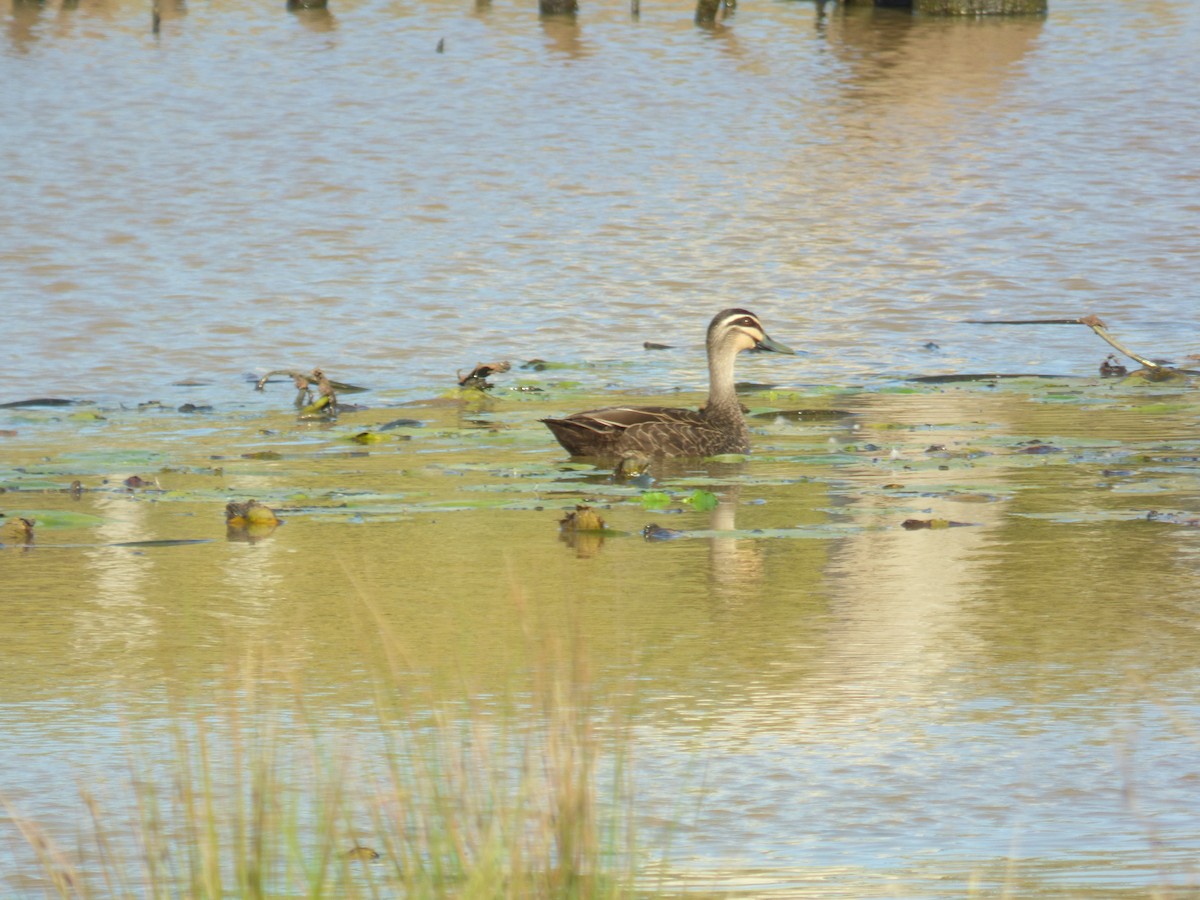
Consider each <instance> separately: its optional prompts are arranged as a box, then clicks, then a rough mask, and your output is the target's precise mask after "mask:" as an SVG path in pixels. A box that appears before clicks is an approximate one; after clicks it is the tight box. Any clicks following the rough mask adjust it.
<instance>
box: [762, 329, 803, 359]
mask: <svg viewBox="0 0 1200 900" xmlns="http://www.w3.org/2000/svg"><path fill="white" fill-rule="evenodd" d="M754 349H755V350H770V351H772V352H773V353H788V354H791V355H793V356H794V355H795V354H796V351H795V350H793V349H792V348H791V347H789V346H787V345H786V344H781V343H779V341H776V340H772V339H771V338H770V337H768V336H767V335H765V334H764V335H763V339H762V340H761V341H759V342H758V343H757V344H755V345H754Z"/></svg>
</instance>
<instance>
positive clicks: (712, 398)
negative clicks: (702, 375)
mask: <svg viewBox="0 0 1200 900" xmlns="http://www.w3.org/2000/svg"><path fill="white" fill-rule="evenodd" d="M733 360H734V356H733V355H730V354H721V353H714V354H712V355H710V357H709V360H708V404H707V405H706V406H705V407H704V414H705V415H706V416H708V417H709V418H710V419H720V420H723V421H728V422H732V423H736V424H738V425H739V426H741V427H745V419H744V418H743V417H742V404H741V401H739V400H738V397H737V390H736V389H735V388H734V381H733Z"/></svg>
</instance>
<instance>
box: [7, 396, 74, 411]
mask: <svg viewBox="0 0 1200 900" xmlns="http://www.w3.org/2000/svg"><path fill="white" fill-rule="evenodd" d="M82 402H83V401H82V400H63V399H62V398H60V397H34V398H33V399H32V400H13V401H11V402H9V403H0V409H28V408H30V407H36V406H74V405H75V404H76V403H82Z"/></svg>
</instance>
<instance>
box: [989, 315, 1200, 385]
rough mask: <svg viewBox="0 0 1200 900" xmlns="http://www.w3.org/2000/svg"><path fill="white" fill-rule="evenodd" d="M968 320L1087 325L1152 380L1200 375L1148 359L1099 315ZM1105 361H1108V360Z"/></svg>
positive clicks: (1192, 370) (1001, 323)
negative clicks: (1145, 371)
mask: <svg viewBox="0 0 1200 900" xmlns="http://www.w3.org/2000/svg"><path fill="white" fill-rule="evenodd" d="M967 322H968V323H969V324H972V325H1086V326H1087V327H1088V328H1090V329H1092V331H1094V332H1095V333H1096V334H1097V335H1098V336H1099V337H1100V338H1102V339H1103V340H1104V341H1106V342H1107V343H1108V345H1109V346H1110V347H1113V348H1114V349H1116V350H1117V351H1119V352H1121V353H1123V354H1125V355H1126V356H1128V357H1129V358H1130V359H1132V360H1133V361H1134V362H1136V363H1138V364H1140V365H1141V366H1142V367H1143V368H1145V369H1146V370H1147V375H1148V376H1149V377H1150V378H1151V380H1160V379H1165V378H1170V377H1172V376H1173V375H1200V371H1196V370H1194V369H1179V368H1176V367H1175V366H1168V365H1165V364H1163V363H1161V362H1155V361H1154V360H1152V359H1147V358H1146V357H1144V356H1142V355H1141V354H1138V353H1134V352H1133V351H1132V350H1130V349H1129V348H1128V347H1126V346H1125V345H1124V344H1122V343H1121V342H1120V341H1118V340H1117V339H1116V338H1115V337H1113V336H1112V335H1111V334H1109V331H1108V326H1107V325H1105V324H1104V321H1103V320H1102V319H1101V318H1100V317H1099V316H1080V317H1079V318H1077V319H967ZM1110 359H1111V355H1110ZM1105 362H1106V363H1107V362H1108V360H1106V361H1105ZM1110 365H1111V364H1110ZM1114 368H1115V367H1114Z"/></svg>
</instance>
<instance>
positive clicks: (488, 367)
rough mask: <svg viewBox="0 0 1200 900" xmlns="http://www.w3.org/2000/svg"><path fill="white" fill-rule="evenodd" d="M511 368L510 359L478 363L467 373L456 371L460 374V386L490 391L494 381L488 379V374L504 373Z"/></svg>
mask: <svg viewBox="0 0 1200 900" xmlns="http://www.w3.org/2000/svg"><path fill="white" fill-rule="evenodd" d="M511 368H512V363H510V362H509V361H508V360H502V361H500V362H492V363H476V364H475V368H473V369H472V370H471V371H470V372H468V373H467V374H466V375H464V374H463V373H462V371H461V370H460V371H459V372H457V373H456V374H457V375H458V386H459V387H469V388H475V389H476V390H480V391H490V390H491V389H492V383H491V382H490V381H488V380H487V379H488V376H489V375H503V374H504V373H505V372H507V371H508V370H509V369H511Z"/></svg>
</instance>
